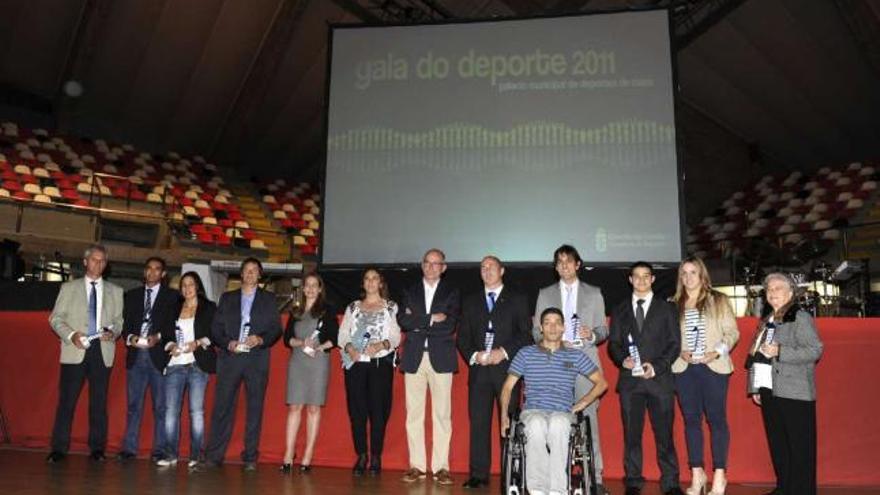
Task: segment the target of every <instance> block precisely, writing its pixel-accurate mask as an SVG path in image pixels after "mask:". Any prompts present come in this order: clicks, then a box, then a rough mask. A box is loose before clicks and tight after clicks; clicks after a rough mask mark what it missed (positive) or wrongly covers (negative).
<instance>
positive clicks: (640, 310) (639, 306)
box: [636, 299, 645, 332]
mask: <svg viewBox="0 0 880 495" xmlns="http://www.w3.org/2000/svg"><path fill="white" fill-rule="evenodd" d="M644 304H645V300H644V299H639V300H638V301H636V325H638V327H639V332H641V331H642V325H644V324H645V307H644V306H643V305H644Z"/></svg>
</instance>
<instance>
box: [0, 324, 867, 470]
mask: <svg viewBox="0 0 880 495" xmlns="http://www.w3.org/2000/svg"><path fill="white" fill-rule="evenodd" d="M48 317H49V314H48V313H47V312H42V311H41V312H0V342H2V351H0V352H2V359H0V408H2V412H3V414H4V415H5V417H6V420H7V425H8V428H9V433H10V436H11V440H12V444H13V445H16V446H22V447H37V448H47V446H48V444H49V436H50V434H51V430H52V422H53V418H54V414H55V407H56V401H57V395H58V391H57V389H58V374H59V364H58V352H59V351H58V339H57V337H56V336H55V334H54V333H53V332H52V331H51V329H50V328H49V324H48ZM755 324H756V320H755V319H753V318H743V319H740V320H739V327H740V331H741V332H742V338H741V342H740V345H738V346H737V348H736V349H735V350H734V353H733V354H734V362H735V363H736V364H737V366H738V368H737V370H736V372H735V373H734V375H733V378H732V379H731V380H732V381H731V384H730V395H729V398H728V417H729V421H730V429H731V451H730V461H729V463H728V468H729V477H730V479H731V480H732V481H736V482H749V481H770V480H771V479H772V468H771V465H770V458H769V455H768V452H767V445H766V441H765V439H764V433H763V426H762V424H761V417H760V411H759V410H758V408H757V407H756V406H754V405H753V404H752V402H751V401H750V400H748V399H747V398H746V396H745V373H744V370H743V369H742V363H743V362H744V355H745V352H746V346H747V345H748V342H749V341H750V340H751V337H752V335H753V334H754V330H755ZM818 326H819V333H820V336H821V338H822V340H823V341H824V343H825V354H824V356H823V358H822V361H821V362H820V363H819V365H818V371H817V381H818V389H819V390H818V396H819V399H818V421H819V424H818V429H819V483H820V484H833V485H866V486H878V485H880V470H877V469H876V458H875V457H874V453H875V452H874V451H875V450H876V447H877V446H878V445H880V428H878V427H877V424H878V422H877V421H876V420H875V419H874V415H876V414H878V412H880V394H878V393H877V386H876V384H874V380H875V375H876V373H875V371H874V369H873V366H872V363H873V356H874V355H877V354H878V353H880V320H877V319H870V318H868V319H849V318H826V319H819V321H818ZM124 352H125V350H124V348H123V346H122V344H121V343H120V344H118V354H117V357H116V365H115V367H114V370H113V375H112V378H111V382H110V387H111V390H110V393H109V403H108V411H109V416H110V431H109V445H108V450H109V452H111V453H115V452H116V450H117V449H118V447H119V445H120V443H121V440H122V435H123V432H124V431H123V430H124V429H125V413H126V406H125V403H126V398H125V372H124V371H125V366H124V362H125V361H124V358H123V353H124ZM600 354H601V356H602V361H603V362H602V365H603V368H604V370H605V371H606V373H607V375H608V379H609V383H610V385H611V387H612V390H611V391H609V392H608V394H607V395H606V396H605V398H604V399H603V401H602V406H601V408H600V423H601V434H602V451H603V454H604V458H605V476H606V477H608V478H619V477H621V476H622V475H623V468H622V455H623V454H622V450H623V445H622V443H623V442H622V438H623V435H622V431H621V425H620V408H619V406H618V401H617V397H616V394H615V393H614V392H613V386H614V384H615V383H616V381H617V371H616V369H615V368H614V367H613V365H612V364H611V363H610V361H609V360H608V357H607V351H606V350H605V346H604V345H603V346H602V350H601V352H600ZM287 357H288V350H287V349H286V348H285V347H283V346H282V345H281V344H280V343H279V344H277V345H276V346H275V348H274V349H273V354H272V367H271V378H270V380H269V390H268V393H267V397H266V406H265V409H264V418H263V433H262V440H261V454H262V455H261V460H262V461H264V462H265V461H269V462H277V461H279V460H280V458H281V456H282V454H283V451H284V426H285V419H286V411H287V406H286V405H285V404H284V391H285V381H286V373H287ZM333 360H334V362H335V363H336V365H337V366H334V367H333V369H332V371H331V380H330V390H329V394H328V403H327V406H326V407H325V408H324V412H323V415H322V423H321V433H320V436H319V439H318V442H319V446H318V447H317V448H316V452H315V458H314V461H313V463H314V464H315V465H324V466H340V467H345V466H349V465H350V464H351V463H352V462H353V459H354V453H353V447H352V442H351V435H350V429H349V425H348V415H347V413H346V408H345V389H344V386H343V377H342V370H341V368H340V367H339V366H338V363H339V355H338V353H337V352H336V351H334V353H333ZM461 369H462V372H461V373H459V374H458V376H456V377H455V381H454V387H453V394H454V399H453V423H454V428H453V436H452V444H453V445H452V449H451V454H450V462H451V465H452V466H451V467H452V470H453V471H456V472H465V471H467V468H468V420H467V377H466V373H467V370H466V367H465V366H464V364H463V363H462V365H461ZM213 382H214V380H213V379H212V380H211V384H210V385H209V387H208V399H207V400H208V405H207V415H208V418H207V421H208V428H210V413H211V410H212V404H213V388H214V385H213ZM403 394H404V390H403V379H402V377H401V376H400V375H399V374H397V375H395V384H394V407H393V412H392V414H391V420H390V422H389V426H388V434H387V438H386V442H385V455H384V457H383V463H384V466H385V467H387V468H389V469H405V468H407V467H408V463H407V458H408V456H407V447H406V433H405V430H404V417H405V413H404V396H403ZM146 407H147V411H149V410H150V409H149V405H147V406H146ZM87 414H88V412H87V392H86V390H85V389H84V390H83V393H82V394H81V396H80V402H79V405H78V407H77V412H76V418H75V420H74V427H73V443H72V450H79V451H84V450H86V449H87V446H86V436H87V424H88V422H87ZM243 416H244V408H243V401H240V402H239V408H238V414H237V418H236V429H235V433H234V435H233V441H232V443H231V446H230V449H229V452H228V456H229V458H230V459H237V458H238V454H239V451H240V450H241V447H242V430H243V423H244V419H243ZM428 416H430V414H428ZM646 423H647V421H646ZM186 424H188V419H184V425H186ZM683 430H684V429H683V426H682V423H681V416H680V414H678V413H677V417H676V430H675V434H676V447H677V449H678V456H679V463H680V465H681V471H682V474H683V479H688V477H689V476H688V475H687V461H686V452H685V442H684V432H683ZM151 432H152V417H151V414H149V413H146V414H145V415H144V424H143V425H142V427H141V447H140V451H141V453H142V454H145V453H148V452H149V442H150V438H151ZM300 433H301V438H300V442H299V445H300V451H301V446H302V441H303V439H304V436H303V435H304V434H305V422H304V421H303V427H302V428H301V431H300ZM188 435H189V432H188V428H187V426H184V427H183V430H182V432H181V437H182V438H183V439H184V441H182V442H181V450H182V455H186V452H187V450H188V443H189V442H188V438H189V436H188ZM651 435H652V433H651V432H650V428H649V427H646V432H645V436H646V439H645V466H646V473H645V475H646V476H647V477H649V478H652V479H655V478H657V476H658V470H657V467H656V463H655V462H654V459H655V457H654V449H653V448H652V445H653V441H652V440H651ZM427 436H428V439H429V440H428V441H430V430H428V435H427ZM706 443H707V446H706V455H707V462H710V463H711V460H710V457H709V450H708V449H709V447H708V433H707V435H706ZM428 451H429V452H430V447H429V450H428ZM493 455H494V457H495V458H496V459H495V466H496V470H497V465H498V464H497V457H498V448H497V444H496V446H495V447H493ZM707 467H710V466H707Z"/></svg>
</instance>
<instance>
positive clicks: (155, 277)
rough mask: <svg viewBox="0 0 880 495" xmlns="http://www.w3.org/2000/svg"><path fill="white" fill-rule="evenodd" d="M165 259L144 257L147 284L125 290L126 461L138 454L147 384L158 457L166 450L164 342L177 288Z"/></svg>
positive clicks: (123, 457) (121, 454)
mask: <svg viewBox="0 0 880 495" xmlns="http://www.w3.org/2000/svg"><path fill="white" fill-rule="evenodd" d="M165 275H166V272H165V260H163V259H162V258H159V257H156V256H154V257H151V258H148V259H147V261H146V262H145V263H144V285H143V286H141V287H136V288H134V289H131V290H129V291H127V292H126V293H125V298H124V300H125V303H124V306H125V309H124V310H123V316H124V319H125V324H124V325H125V326H124V328H123V332H122V339H123V342H125V346H126V348H127V350H128V352H127V353H126V358H125V368H126V374H125V381H126V391H127V399H128V414H127V416H126V420H125V435H123V440H122V450H120V451H119V455H118V456H117V458H118V459H119V460H121V461H125V460H128V459H131V458H133V457H135V456H136V455H137V452H138V440H139V438H140V431H141V417H142V416H143V412H144V398H145V397H146V392H147V387H148V386H149V388H150V394H151V395H152V396H153V446H152V455H151V457H152V460H153V462H155V461H157V460H158V459H160V458H161V457H162V455H163V453H164V452H165V447H166V445H165V384H164V376H163V372H164V370H165V365H166V364H167V363H168V354H167V353H165V351H164V350H163V349H162V346H161V345H159V344H160V341H161V339H162V335H161V333H162V332H163V331H166V330H167V329H173V328H174V320H175V316H176V315H175V314H174V309H175V306H176V305H177V299H178V294H177V291H175V290H174V289H171V288H169V287H167V286H164V285H162V281H163V280H164V279H165Z"/></svg>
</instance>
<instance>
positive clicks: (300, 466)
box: [299, 464, 312, 473]
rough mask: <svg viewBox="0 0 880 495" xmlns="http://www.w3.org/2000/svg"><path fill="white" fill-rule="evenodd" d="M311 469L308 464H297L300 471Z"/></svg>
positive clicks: (304, 471) (306, 471)
mask: <svg viewBox="0 0 880 495" xmlns="http://www.w3.org/2000/svg"><path fill="white" fill-rule="evenodd" d="M311 470H312V466H311V465H309V464H300V465H299V472H301V473H308V472H309V471H311Z"/></svg>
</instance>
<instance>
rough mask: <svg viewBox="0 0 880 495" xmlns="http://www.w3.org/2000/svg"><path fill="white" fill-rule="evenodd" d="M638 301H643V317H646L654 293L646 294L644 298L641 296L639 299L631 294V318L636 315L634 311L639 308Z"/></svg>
mask: <svg viewBox="0 0 880 495" xmlns="http://www.w3.org/2000/svg"><path fill="white" fill-rule="evenodd" d="M639 299H644V300H645V302H643V303H642V309H644V310H645V316H648V308H650V307H651V301H652V300H653V299H654V293H653V292H648V293H647V294H645V295H644V296H641V297H639V296H637V295H635V293H633V295H632V308H633V316H635V315H636V309H637V308H638V307H639V303H638V300H639Z"/></svg>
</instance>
